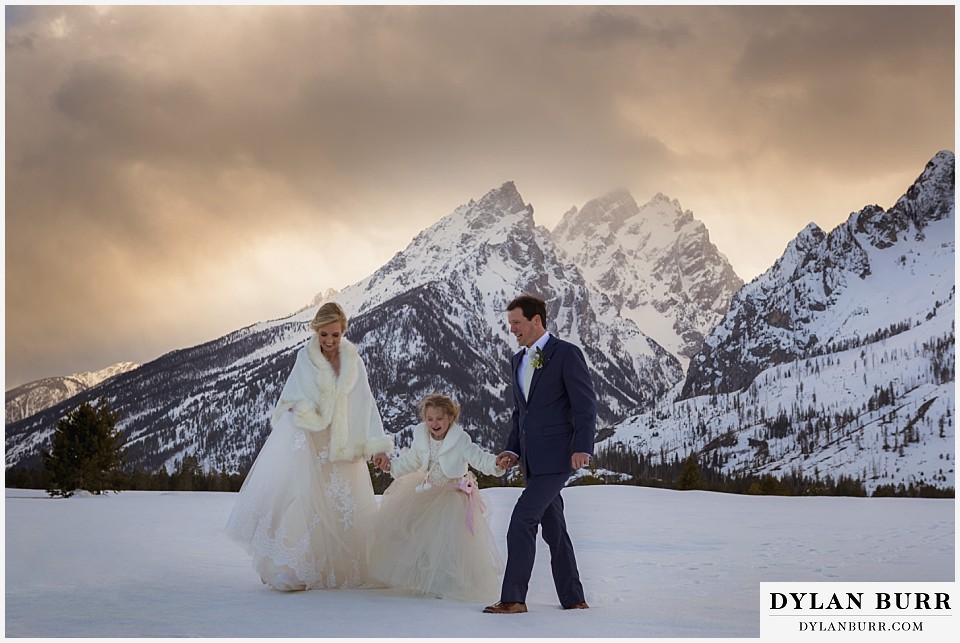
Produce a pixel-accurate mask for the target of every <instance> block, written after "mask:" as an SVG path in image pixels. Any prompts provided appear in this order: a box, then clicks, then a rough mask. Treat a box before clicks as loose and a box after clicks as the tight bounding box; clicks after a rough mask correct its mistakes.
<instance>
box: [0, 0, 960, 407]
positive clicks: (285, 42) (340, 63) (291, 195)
mask: <svg viewBox="0 0 960 643" xmlns="http://www.w3.org/2000/svg"><path fill="white" fill-rule="evenodd" d="M5 35H6V69H5V81H6V83H5V87H6V131H5V137H6V155H5V162H6V165H5V167H6V199H5V219H6V220H5V223H6V225H5V234H6V244H5V245H6V249H5V252H6V256H5V264H6V313H5V315H6V382H5V385H6V388H7V389H9V388H12V387H13V386H16V385H18V384H21V383H23V382H26V381H30V380H33V379H37V378H40V377H45V376H50V375H65V374H69V373H74V372H80V371H87V370H95V369H99V368H102V367H104V366H107V365H109V364H112V363H114V362H117V361H125V360H129V361H141V362H143V361H149V360H151V359H153V358H155V357H158V356H160V355H161V354H163V353H166V352H168V351H170V350H173V349H176V348H181V347H185V346H192V345H195V344H198V343H200V342H203V341H206V340H209V339H213V338H215V337H218V336H220V335H222V334H225V333H227V332H229V331H232V330H236V329H238V328H241V327H243V326H246V325H248V324H251V323H254V322H257V321H262V320H266V319H273V318H277V317H282V316H285V315H286V314H288V313H290V312H292V311H294V310H296V309H299V308H300V307H302V306H304V305H306V304H307V303H308V302H309V301H310V300H311V299H312V297H313V296H314V295H315V294H316V293H317V292H320V291H323V290H325V289H327V288H329V287H334V288H342V287H344V286H346V285H348V284H350V283H353V282H355V281H358V280H360V279H362V278H363V277H365V276H367V275H369V274H370V273H371V272H373V271H374V270H375V269H376V268H378V267H379V266H380V265H382V264H383V263H385V262H386V261H387V260H389V258H390V257H391V256H392V255H393V254H394V253H396V252H397V251H399V250H402V249H403V248H404V247H405V246H406V245H407V243H408V242H409V241H410V240H411V239H412V238H413V237H414V236H415V235H416V233H418V232H419V231H420V230H422V229H423V228H425V227H427V226H429V225H431V224H432V223H434V222H435V221H437V220H438V219H439V218H441V217H442V216H444V215H446V214H447V213H449V212H450V211H451V210H453V209H454V208H455V207H457V206H458V205H460V204H462V203H465V202H467V201H469V200H470V199H471V198H478V197H480V196H482V195H483V194H484V193H485V192H487V191H488V190H490V189H492V188H495V187H497V186H499V185H500V184H502V183H503V182H504V181H508V180H512V181H515V183H516V185H517V188H518V189H519V190H520V193H521V194H522V195H523V197H524V199H525V200H526V201H527V202H529V203H531V204H532V205H533V206H534V208H535V211H536V214H535V218H536V219H537V221H538V222H539V223H540V224H542V225H545V226H547V227H553V226H554V225H555V224H556V223H557V222H558V221H559V219H560V216H561V215H562V214H563V213H564V212H565V211H566V210H567V209H569V208H570V207H571V206H578V207H579V206H582V205H583V204H584V203H585V202H586V201H588V200H589V199H591V198H595V197H598V196H600V195H602V194H604V193H605V192H607V191H609V190H610V189H613V188H617V187H625V188H627V189H629V190H630V191H631V193H632V194H633V196H634V197H635V198H636V200H637V201H638V202H639V203H641V204H642V203H644V202H646V201H648V200H649V199H650V198H652V197H653V196H654V195H655V194H657V193H658V192H662V193H664V194H666V195H668V196H670V197H671V198H674V199H677V200H678V201H679V202H680V204H681V206H682V207H683V208H685V209H689V210H692V211H693V213H694V215H695V216H696V217H697V218H699V219H701V220H702V221H703V222H704V223H705V224H706V225H707V227H708V228H709V230H710V233H711V238H712V239H713V241H714V243H716V244H717V246H718V247H719V248H720V250H721V251H722V252H723V253H724V254H726V256H727V257H728V258H729V259H730V261H731V263H732V264H733V266H734V268H735V269H736V270H737V272H738V273H739V274H740V276H741V277H743V278H744V279H746V280H749V279H752V278H753V277H755V276H757V275H758V274H760V273H761V272H763V271H764V270H765V269H766V268H768V267H769V266H770V264H771V263H772V262H773V261H774V260H776V258H777V257H779V256H780V254H781V253H782V251H783V249H784V247H785V246H786V244H787V243H788V242H789V241H790V239H792V238H793V237H794V236H795V235H796V234H797V232H799V231H800V230H801V229H802V228H803V227H804V226H805V225H806V224H807V223H809V222H811V221H812V222H816V223H817V224H818V225H820V226H821V227H823V228H824V229H828V230H829V229H831V228H833V227H834V226H836V225H838V224H839V223H840V222H842V221H843V220H844V219H846V218H847V216H848V215H849V214H850V213H851V212H853V211H856V210H859V209H860V208H861V207H863V206H864V205H867V204H872V203H876V204H878V205H881V206H883V207H889V206H891V205H892V204H893V203H894V202H895V200H896V199H897V198H898V197H899V196H900V195H901V194H902V193H903V192H904V190H905V189H906V188H907V187H908V186H909V185H910V183H911V182H912V181H913V180H914V179H915V178H916V177H917V175H919V173H920V172H921V171H922V169H923V166H924V164H925V163H926V162H927V161H928V160H929V159H930V158H931V157H932V156H933V155H934V154H935V153H936V152H937V151H939V150H941V149H950V150H953V149H954V78H955V72H954V62H953V61H954V8H953V6H952V5H944V6H927V7H894V6H854V7H831V6H817V7H799V6H770V7H763V6H747V7H720V6H713V7H709V6H708V7H703V6H697V7H692V6H687V7H683V6H673V7H671V6H666V7H655V6H633V7H627V6H612V7H599V6H533V7H519V6H457V7H437V6H388V7H342V6H341V7H338V6H295V7H270V6H267V7H254V6H201V7H187V6H171V7H120V6H116V7H98V8H93V7H83V6H74V7H48V6H43V7H24V6H7V7H6V24H5Z"/></svg>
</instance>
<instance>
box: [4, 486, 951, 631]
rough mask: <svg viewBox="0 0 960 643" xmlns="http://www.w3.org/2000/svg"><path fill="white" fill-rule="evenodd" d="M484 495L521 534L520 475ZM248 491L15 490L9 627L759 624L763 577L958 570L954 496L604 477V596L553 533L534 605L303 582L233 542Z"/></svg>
mask: <svg viewBox="0 0 960 643" xmlns="http://www.w3.org/2000/svg"><path fill="white" fill-rule="evenodd" d="M484 493H485V494H486V498H487V500H488V503H489V505H490V506H491V511H492V527H493V529H494V533H495V534H497V535H498V536H499V537H500V542H501V547H504V544H503V536H502V535H503V534H505V532H506V525H507V521H508V519H509V515H510V511H511V509H512V507H513V503H514V502H515V499H516V497H517V494H518V493H519V490H518V489H512V488H499V489H487V490H485V491H484ZM235 498H236V496H235V495H234V494H230V493H199V492H195V493H188V492H174V493H163V492H145V491H143V492H137V491H126V492H123V493H121V494H116V495H109V496H100V497H95V496H76V497H73V498H70V499H50V498H48V497H47V496H46V494H44V493H43V492H41V491H32V490H31V491H28V490H18V489H7V490H6V502H5V514H6V516H5V517H6V547H5V549H6V626H5V634H6V636H8V637H121V636H135V637H163V638H167V637H269V638H273V637H294V636H296V637H301V636H303V637H306V636H310V637H372V638H381V637H429V636H444V637H466V638H473V637H483V638H520V637H543V638H556V637H562V638H567V637H590V638H605V637H651V638H656V637H684V638H716V637H758V636H759V635H760V585H759V584H760V582H761V581H805V582H807V581H822V582H830V581H862V582H867V581H871V582H873V581H884V582H891V581H931V582H932V581H954V580H955V564H956V563H955V544H954V543H955V531H954V530H955V528H954V501H953V500H925V499H904V498H832V497H816V498H786V497H759V496H736V495H726V494H717V493H708V492H693V491H688V492H679V491H668V490H659V489H648V488H642V487H629V486H592V487H576V488H572V489H568V490H566V491H565V492H564V498H565V502H566V507H567V511H566V513H567V521H568V526H569V530H570V533H571V536H572V538H573V542H574V545H575V547H576V550H577V556H578V560H579V564H580V572H581V577H582V580H583V583H584V587H585V589H586V596H587V601H588V602H589V603H590V606H591V609H589V610H586V611H581V610H573V611H570V612H565V611H563V610H561V609H560V608H559V606H558V604H557V602H556V596H555V595H554V591H553V586H552V582H551V580H550V571H549V564H548V561H549V554H548V552H547V551H546V549H545V548H541V550H540V551H539V552H538V558H537V564H536V566H535V568H534V577H533V579H532V582H531V591H530V595H529V597H528V607H529V609H530V612H529V613H527V614H525V615H518V616H500V615H490V614H483V613H481V607H482V605H475V604H464V603H457V602H452V601H445V600H437V599H426V598H419V597H414V596H408V595H404V594H402V593H399V592H397V591H392V590H349V591H347V590H337V591H310V592H299V593H292V594H286V593H280V592H275V591H273V590H270V589H268V588H267V587H265V586H263V585H262V584H261V583H260V581H259V579H258V577H257V576H256V574H255V573H254V572H253V570H252V569H251V568H250V563H249V560H248V558H247V556H246V554H245V553H244V552H243V551H242V550H241V549H240V548H239V547H237V546H235V545H233V544H232V543H230V542H228V541H226V540H225V538H224V536H223V525H224V523H225V522H226V520H227V516H228V515H229V513H230V510H231V508H232V507H233V502H234V499H235ZM541 545H542V543H541Z"/></svg>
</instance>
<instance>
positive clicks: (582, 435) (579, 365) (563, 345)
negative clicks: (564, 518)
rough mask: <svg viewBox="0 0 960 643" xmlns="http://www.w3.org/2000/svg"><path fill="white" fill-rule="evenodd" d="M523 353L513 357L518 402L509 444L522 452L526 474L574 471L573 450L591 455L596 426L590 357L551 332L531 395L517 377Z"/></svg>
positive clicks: (595, 403)
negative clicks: (524, 389) (588, 360)
mask: <svg viewBox="0 0 960 643" xmlns="http://www.w3.org/2000/svg"><path fill="white" fill-rule="evenodd" d="M523 355H524V351H520V352H519V353H517V354H516V355H514V356H513V359H511V360H510V366H511V371H512V374H513V399H514V408H513V419H512V424H513V426H512V428H511V431H510V436H509V437H508V438H507V448H506V450H507V451H512V452H514V453H516V454H518V455H519V456H520V461H521V462H522V463H523V471H524V474H525V475H527V476H531V475H541V474H549V473H570V472H572V471H573V467H572V466H571V464H570V458H571V456H572V455H573V454H574V453H589V454H590V455H593V438H594V435H595V434H596V430H597V395H596V393H595V392H594V390H593V381H592V380H591V379H590V372H589V371H588V370H587V362H586V360H585V359H584V358H583V353H582V352H581V350H580V349H579V348H578V347H577V346H574V345H573V344H571V343H570V342H566V341H563V340H562V339H557V338H556V337H554V336H553V335H551V336H550V339H549V340H548V341H547V344H546V346H545V347H544V349H543V366H542V367H541V368H538V369H536V370H535V371H534V372H533V381H532V382H531V383H530V396H529V400H528V399H526V398H524V396H523V391H522V390H521V388H520V386H521V385H520V379H519V378H518V377H517V370H518V369H519V367H520V360H521V359H523Z"/></svg>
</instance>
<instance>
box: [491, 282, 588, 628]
mask: <svg viewBox="0 0 960 643" xmlns="http://www.w3.org/2000/svg"><path fill="white" fill-rule="evenodd" d="M507 322H508V323H509V324H510V332H512V333H513V334H514V336H515V337H516V338H517V341H518V342H519V343H520V346H522V347H524V349H525V350H523V351H521V352H519V353H517V354H516V355H514V356H513V359H512V360H511V363H510V365H511V370H512V373H513V400H514V407H513V421H512V424H513V426H512V429H511V431H510V437H509V438H507V446H506V449H505V450H504V452H503V453H501V454H500V455H498V456H497V464H498V465H500V466H501V467H504V468H510V467H513V466H514V465H516V464H517V463H518V462H520V463H522V465H523V474H524V478H525V479H526V488H525V489H524V490H523V492H522V493H521V494H520V498H519V499H518V500H517V504H516V506H515V507H514V509H513V515H512V516H511V518H510V527H509V528H508V529H507V567H506V570H505V572H504V576H503V587H502V588H501V590H500V601H499V602H497V603H495V604H493V605H490V606H488V607H486V608H484V610H483V611H484V612H485V613H488V614H519V613H522V612H526V611H527V605H526V599H527V585H528V583H529V582H530V573H531V572H532V571H533V559H534V555H535V554H536V549H537V527H538V526H539V527H542V529H543V539H544V540H545V541H546V542H547V544H548V545H549V546H550V566H551V568H552V570H553V582H554V584H555V585H556V588H557V596H558V597H559V599H560V605H561V606H563V608H564V609H586V608H587V607H588V606H587V603H586V601H584V597H583V587H582V586H581V584H580V574H579V572H578V571H577V560H576V557H575V556H574V554H573V543H571V542H570V536H568V535H567V525H566V521H565V520H564V518H563V499H562V498H561V497H560V492H561V491H562V490H563V487H564V485H565V484H566V482H567V479H568V478H569V477H570V474H571V473H572V472H573V470H574V469H579V468H581V467H585V466H587V465H588V464H589V463H590V456H591V454H592V452H593V436H594V433H595V431H596V417H597V396H596V394H595V393H594V391H593V383H592V382H591V380H590V373H589V372H588V371H587V363H586V361H585V360H584V358H583V353H582V352H581V351H580V349H579V348H577V347H576V346H574V345H573V344H570V343H569V342H565V341H563V340H561V339H557V338H556V337H553V336H552V335H550V333H548V332H547V331H546V323H547V306H546V303H545V302H544V301H543V300H542V299H540V298H538V297H534V296H532V295H521V296H520V297H517V298H516V299H514V300H513V301H512V302H510V304H509V305H508V306H507Z"/></svg>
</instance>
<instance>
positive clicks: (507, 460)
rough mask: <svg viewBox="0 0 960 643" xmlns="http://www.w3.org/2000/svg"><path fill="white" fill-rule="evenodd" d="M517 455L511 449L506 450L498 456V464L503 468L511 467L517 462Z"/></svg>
mask: <svg viewBox="0 0 960 643" xmlns="http://www.w3.org/2000/svg"><path fill="white" fill-rule="evenodd" d="M517 460H518V458H517V456H516V455H514V454H513V453H510V452H509V451H504V452H503V453H501V454H500V455H498V456H497V466H498V467H500V468H501V469H509V468H511V467H513V466H515V465H516V464H517Z"/></svg>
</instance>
